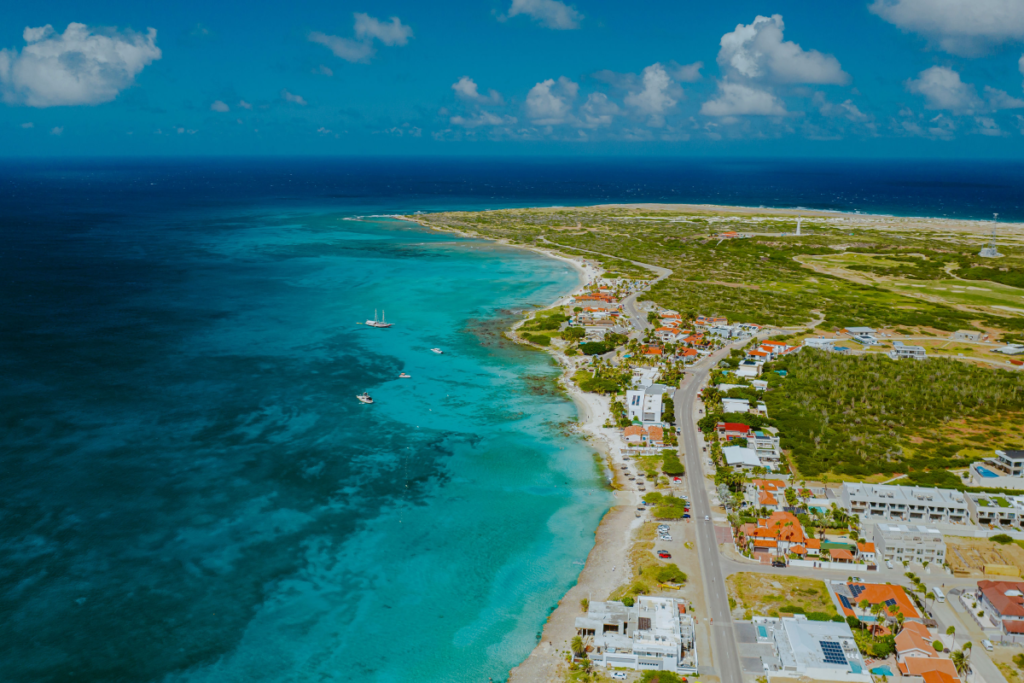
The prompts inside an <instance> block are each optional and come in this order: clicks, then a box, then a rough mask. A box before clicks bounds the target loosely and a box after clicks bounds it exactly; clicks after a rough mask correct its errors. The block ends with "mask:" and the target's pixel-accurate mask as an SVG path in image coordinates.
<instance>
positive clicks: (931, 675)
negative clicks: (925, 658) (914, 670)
mask: <svg viewBox="0 0 1024 683" xmlns="http://www.w3.org/2000/svg"><path fill="white" fill-rule="evenodd" d="M953 668H954V669H955V668H956V667H953ZM921 678H923V679H924V683H960V679H959V678H957V677H955V676H952V675H950V674H949V673H947V672H945V671H925V672H924V673H923V674H921Z"/></svg>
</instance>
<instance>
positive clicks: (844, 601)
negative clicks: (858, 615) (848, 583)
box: [839, 595, 853, 609]
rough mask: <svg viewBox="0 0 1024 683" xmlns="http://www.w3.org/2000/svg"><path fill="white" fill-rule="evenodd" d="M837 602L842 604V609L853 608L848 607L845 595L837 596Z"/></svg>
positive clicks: (848, 602)
mask: <svg viewBox="0 0 1024 683" xmlns="http://www.w3.org/2000/svg"><path fill="white" fill-rule="evenodd" d="M839 602H841V603H843V607H845V608H846V609H853V607H852V606H851V605H850V601H849V600H847V599H846V596H845V595H840V596H839Z"/></svg>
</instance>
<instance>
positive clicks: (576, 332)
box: [562, 327, 587, 341]
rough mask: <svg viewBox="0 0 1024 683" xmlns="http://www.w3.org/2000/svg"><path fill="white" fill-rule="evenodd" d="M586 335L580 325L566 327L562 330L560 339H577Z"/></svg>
mask: <svg viewBox="0 0 1024 683" xmlns="http://www.w3.org/2000/svg"><path fill="white" fill-rule="evenodd" d="M586 336H587V331H586V330H585V329H583V328H582V327H567V328H565V329H564V330H562V339H564V340H566V341H578V340H580V339H583V338H584V337H586Z"/></svg>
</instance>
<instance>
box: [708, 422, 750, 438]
mask: <svg viewBox="0 0 1024 683" xmlns="http://www.w3.org/2000/svg"><path fill="white" fill-rule="evenodd" d="M715 431H716V432H718V438H720V439H723V440H725V441H732V440H733V439H746V438H748V437H749V436H750V435H751V433H752V432H753V430H752V429H751V428H750V427H748V426H747V425H745V424H743V423H741V422H719V423H718V424H717V425H715Z"/></svg>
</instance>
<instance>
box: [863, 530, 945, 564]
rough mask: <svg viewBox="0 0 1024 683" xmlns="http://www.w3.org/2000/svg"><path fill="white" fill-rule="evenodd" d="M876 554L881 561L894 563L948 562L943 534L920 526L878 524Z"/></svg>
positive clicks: (875, 539)
mask: <svg viewBox="0 0 1024 683" xmlns="http://www.w3.org/2000/svg"><path fill="white" fill-rule="evenodd" d="M874 541H875V553H876V555H877V557H878V558H879V560H883V559H884V560H891V561H892V562H935V563H938V564H942V563H944V562H945V561H946V543H945V541H943V540H942V532H941V531H939V530H938V529H932V528H929V527H926V526H923V525H920V524H917V525H907V524H876V525H875V533H874Z"/></svg>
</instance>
